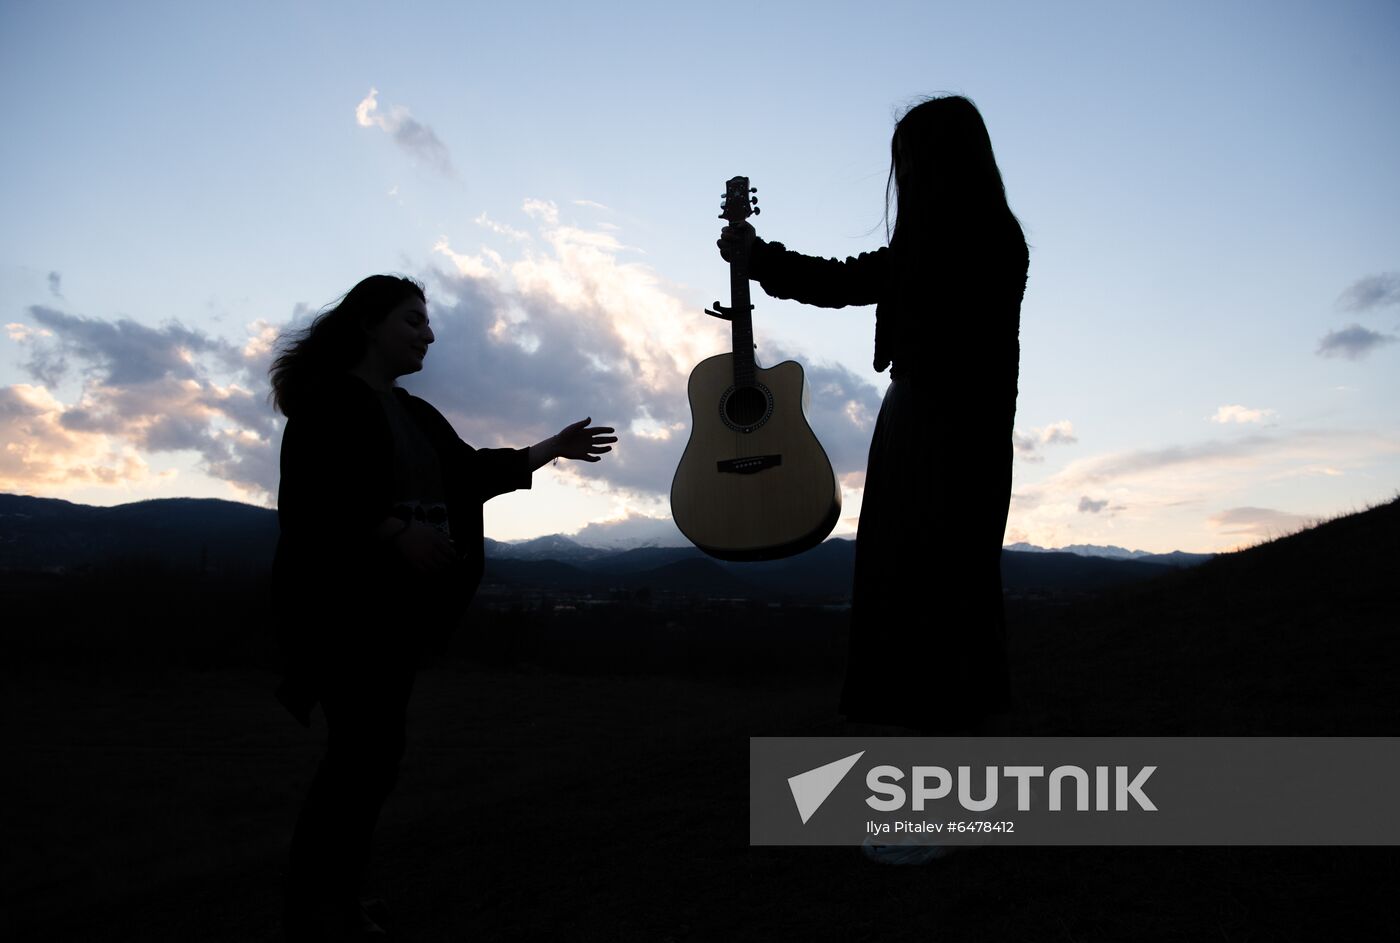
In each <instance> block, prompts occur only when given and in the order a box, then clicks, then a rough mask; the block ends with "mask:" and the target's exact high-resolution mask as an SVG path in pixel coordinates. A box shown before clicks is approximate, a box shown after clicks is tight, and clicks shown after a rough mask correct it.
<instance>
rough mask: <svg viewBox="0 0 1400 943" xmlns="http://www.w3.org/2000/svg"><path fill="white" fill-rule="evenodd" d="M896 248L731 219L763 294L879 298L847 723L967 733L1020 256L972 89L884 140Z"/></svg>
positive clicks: (1000, 642)
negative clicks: (814, 250)
mask: <svg viewBox="0 0 1400 943" xmlns="http://www.w3.org/2000/svg"><path fill="white" fill-rule="evenodd" d="M890 160H891V163H890V177H889V182H888V184H887V188H886V209H887V212H888V198H889V193H890V192H891V191H893V193H894V194H895V195H896V199H897V210H896V217H895V226H894V233H893V235H892V236H891V237H890V238H889V245H888V246H887V247H885V248H881V249H877V250H876V251H874V252H866V253H862V254H861V255H859V256H857V257H855V258H848V259H846V260H845V261H844V262H841V261H837V260H835V259H820V258H813V257H809V256H805V255H799V254H798V253H796V252H791V251H789V250H787V249H786V248H785V247H784V246H783V245H782V244H781V243H777V242H771V243H770V242H764V241H763V240H762V239H758V238H756V237H755V235H754V232H753V229H752V227H750V226H749V225H748V224H747V223H743V224H738V225H731V226H726V227H725V229H724V231H723V233H722V235H721V238H720V241H719V246H720V251H721V254H723V255H724V256H725V257H726V259H727V258H729V257H730V256H732V255H733V253H735V252H742V251H744V250H745V248H747V250H748V252H749V253H750V257H749V273H750V277H752V278H754V279H756V280H757V281H758V282H759V283H760V284H761V285H762V286H763V290H764V291H766V292H767V293H768V294H770V295H772V296H774V297H777V298H794V299H796V300H798V301H801V302H804V303H807V304H814V305H820V306H822V307H827V308H840V307H844V306H845V305H866V304H878V305H879V307H878V308H877V309H876V315H875V369H876V370H877V371H883V370H884V369H885V368H886V367H887V366H888V367H890V381H891V382H890V385H889V389H888V390H887V392H886V393H885V398H884V402H883V403H882V404H881V406H880V415H879V418H878V419H877V421H876V423H875V432H874V436H873V439H872V441H871V445H870V459H869V463H868V464H867V466H866V473H865V494H864V498H863V501H862V504H861V513H860V527H859V532H858V535H857V539H856V561H855V584H854V588H853V596H852V605H851V641H850V655H849V660H848V665H847V671H846V683H845V688H844V690H843V692H842V696H841V711H842V713H844V714H845V715H846V717H847V719H848V720H849V721H858V722H864V723H872V724H894V725H899V726H904V727H913V728H917V729H919V730H920V731H923V732H925V733H928V734H939V735H944V734H959V733H970V732H974V731H975V730H976V729H977V727H978V725H979V724H980V723H981V721H982V720H983V719H984V718H985V717H986V715H987V714H989V713H991V712H993V711H995V710H997V709H999V708H1001V707H1002V706H1004V704H1005V702H1006V699H1007V670H1006V652H1005V633H1006V629H1005V620H1004V616H1003V611H1002V599H1001V572H1000V558H1001V544H1002V537H1003V533H1004V531H1005V530H1006V516H1007V508H1008V504H1009V500H1010V494H1011V455H1012V451H1011V448H1012V447H1011V428H1012V422H1013V419H1014V417H1015V414H1016V378H1017V370H1018V363H1019V359H1020V342H1019V327H1020V310H1021V297H1022V294H1023V292H1024V290H1025V285H1026V271H1027V268H1028V254H1027V250H1026V242H1025V237H1024V236H1023V235H1022V232H1021V227H1020V224H1019V223H1018V222H1017V221H1016V217H1015V216H1013V215H1012V213H1011V210H1010V208H1009V207H1008V205H1007V202H1006V192H1005V190H1004V189H1003V187H1002V181H1001V173H1000V171H999V170H998V169H997V164H996V158H995V157H994V156H993V154H992V144H991V140H990V139H989V138H988V136H987V128H986V125H984V124H983V122H982V116H981V115H980V114H979V113H978V111H977V109H976V107H974V106H973V104H972V102H970V101H968V100H967V99H966V98H962V97H959V96H949V97H943V98H934V99H931V100H929V101H925V102H923V103H922V104H919V105H917V106H915V107H914V108H911V109H910V110H909V111H908V112H907V113H906V114H905V115H904V117H903V118H901V119H900V121H899V122H898V124H897V125H896V126H895V130H894V137H893V139H892V140H891V142H890Z"/></svg>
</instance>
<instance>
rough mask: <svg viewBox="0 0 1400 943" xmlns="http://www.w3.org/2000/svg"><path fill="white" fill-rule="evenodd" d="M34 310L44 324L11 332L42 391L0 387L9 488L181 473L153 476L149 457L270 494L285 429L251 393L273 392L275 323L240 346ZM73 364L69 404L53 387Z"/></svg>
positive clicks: (175, 329) (258, 496)
mask: <svg viewBox="0 0 1400 943" xmlns="http://www.w3.org/2000/svg"><path fill="white" fill-rule="evenodd" d="M28 315H29V317H30V318H31V319H32V320H33V321H34V322H36V323H37V324H39V325H42V327H41V328H37V329H36V328H34V327H32V326H30V325H24V324H20V325H12V326H11V331H10V335H11V338H12V339H15V340H18V341H19V342H21V343H22V345H23V346H25V347H26V348H27V349H28V352H29V360H28V362H27V363H25V364H24V365H23V366H24V369H25V370H26V372H28V373H29V375H30V376H31V377H32V378H34V379H35V380H36V381H38V383H39V384H40V385H37V386H35V385H29V384H16V385H13V386H10V387H8V388H5V389H4V390H2V391H0V392H3V394H4V396H5V404H6V407H5V422H6V423H7V426H8V427H7V430H6V433H7V440H8V441H10V442H11V446H10V447H8V448H7V452H6V465H5V468H4V476H5V481H6V485H7V486H8V487H9V488H10V489H11V490H19V491H24V492H26V493H53V492H55V491H57V492H62V491H63V490H64V489H65V488H66V487H71V486H75V485H92V484H99V485H111V486H113V487H120V488H129V487H130V486H132V485H134V484H140V483H142V482H146V481H149V480H151V479H152V478H160V477H162V476H165V475H173V474H174V472H173V471H167V472H152V471H151V470H150V467H149V465H148V459H149V458H150V457H151V456H154V455H159V454H161V453H173V452H192V453H195V454H197V455H198V456H200V458H201V460H202V463H203V466H204V469H205V471H206V472H207V473H208V474H210V475H211V476H212V477H214V478H216V479H223V480H225V481H227V482H228V483H229V484H230V485H232V486H233V487H234V488H235V489H236V490H238V491H239V492H240V493H242V494H245V495H247V496H248V498H249V499H251V500H265V499H266V498H267V497H268V496H269V495H270V494H272V493H275V490H276V484H277V468H276V462H275V460H273V459H274V456H273V447H274V439H275V437H276V434H277V430H278V423H277V421H276V418H275V416H274V414H273V412H272V410H271V408H270V406H269V405H268V404H267V402H266V399H265V397H264V396H260V395H258V394H256V393H255V392H254V389H255V388H256V389H262V390H264V391H265V389H266V387H265V381H264V382H263V385H259V382H258V380H259V378H260V377H262V376H265V374H266V368H267V364H268V363H269V361H270V357H271V355H272V340H273V339H274V338H275V336H276V329H275V327H273V325H271V324H269V323H268V322H266V321H258V322H255V323H254V324H253V325H250V328H249V329H250V333H251V335H252V336H251V337H250V338H249V339H248V341H247V342H246V343H245V344H244V345H243V346H242V347H239V346H238V345H235V344H232V343H230V342H228V341H225V340H223V339H221V338H217V337H211V336H209V335H207V334H205V333H203V332H202V331H196V330H191V329H189V328H186V327H184V326H183V325H181V324H179V323H176V322H171V323H168V324H165V325H163V326H160V327H150V326H147V325H143V324H140V323H138V322H136V321H134V320H132V319H129V318H120V319H117V320H115V321H106V320H102V319H100V318H91V317H82V316H77V315H73V314H69V313H67V312H64V311H59V310H55V309H53V308H48V307H44V306H39V305H36V306H32V307H30V308H29V310H28ZM70 364H72V365H74V366H76V367H79V368H80V375H81V377H82V388H81V393H80V394H79V395H78V398H77V400H76V401H75V402H68V403H65V402H62V401H60V400H59V399H57V398H56V397H55V396H54V394H53V393H52V392H50V390H49V388H48V387H50V386H52V385H54V384H55V383H56V382H57V381H59V380H61V379H62V378H63V377H65V376H66V375H67V374H68V373H69V372H70V370H69V365H70ZM219 376H229V377H232V378H233V379H231V380H229V381H224V382H221V381H220V380H219V379H218V377H219Z"/></svg>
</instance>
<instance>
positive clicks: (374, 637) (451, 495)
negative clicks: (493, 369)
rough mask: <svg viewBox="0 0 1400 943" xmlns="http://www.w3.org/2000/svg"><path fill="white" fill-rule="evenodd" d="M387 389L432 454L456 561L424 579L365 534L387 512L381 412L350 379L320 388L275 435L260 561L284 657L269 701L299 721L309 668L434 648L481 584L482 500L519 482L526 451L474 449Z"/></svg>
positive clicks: (313, 684) (310, 689) (387, 463)
mask: <svg viewBox="0 0 1400 943" xmlns="http://www.w3.org/2000/svg"><path fill="white" fill-rule="evenodd" d="M394 394H395V395H396V396H397V397H398V398H399V401H400V402H401V403H403V405H404V406H405V408H406V409H407V411H408V413H409V414H410V415H411V416H412V417H413V418H414V420H416V421H417V422H418V424H419V426H420V428H421V429H422V430H423V432H424V433H425V434H426V435H427V436H428V439H429V440H430V441H431V442H432V443H433V447H434V449H435V451H436V452H437V454H438V460H439V461H440V462H441V468H442V480H443V484H444V486H445V488H446V501H447V509H448V520H449V524H450V527H451V531H452V541H453V545H454V546H455V548H456V550H457V555H458V560H457V563H456V565H455V566H454V567H452V568H451V570H450V571H449V572H448V573H445V574H441V575H432V576H428V575H424V574H421V573H418V572H417V571H415V570H413V569H412V568H411V567H410V566H409V565H408V564H407V563H406V562H405V561H404V560H403V559H402V557H401V556H400V555H399V554H398V552H397V550H396V549H395V547H394V545H393V542H392V541H390V540H385V539H382V538H379V537H377V536H376V535H375V530H376V528H377V527H378V525H379V524H380V523H381V522H383V520H384V518H386V517H388V516H389V515H390V511H391V508H392V498H393V494H392V490H393V484H394V465H393V463H394V446H393V441H394V440H393V435H392V432H391V430H390V426H389V422H388V419H387V418H386V417H385V415H384V410H383V407H382V406H381V405H380V402H379V397H378V394H377V393H376V392H375V391H374V390H373V389H372V388H371V387H370V386H369V385H368V384H367V383H365V382H364V381H363V380H361V379H359V378H358V377H356V376H353V375H351V374H348V373H347V374H342V375H340V376H337V377H334V378H331V379H328V380H327V381H325V382H324V383H322V384H320V385H319V386H318V388H317V389H316V390H315V392H314V394H313V395H310V396H308V397H306V398H305V401H304V402H301V403H300V404H299V406H298V408H297V410H296V412H295V415H293V416H292V417H290V418H288V420H287V425H286V429H285V430H284V432H283V437H282V457H281V471H282V478H281V484H280V486H279V488H278V493H277V520H278V524H279V526H280V528H281V535H280V537H279V539H278V541H277V555H276V558H275V559H274V561H273V567H272V587H273V599H274V604H275V606H276V610H277V617H278V631H277V635H278V642H279V645H280V647H281V649H282V652H283V656H284V659H285V670H284V676H285V678H284V681H283V683H282V684H281V686H279V688H278V689H277V697H278V699H279V700H280V701H282V703H283V704H284V705H285V706H286V707H287V709H288V710H290V711H291V712H292V713H293V715H294V716H296V717H297V719H298V720H299V721H301V722H302V723H303V724H309V714H310V710H311V708H312V706H313V705H314V704H315V703H316V701H317V700H318V699H319V697H318V695H317V678H318V675H320V674H321V673H323V672H325V671H332V670H336V667H337V666H338V665H341V664H344V663H347V662H355V663H359V664H364V663H366V662H373V661H375V660H376V659H384V658H411V657H415V656H416V653H417V652H419V651H421V650H422V649H423V648H425V647H440V645H441V644H442V643H443V642H444V641H445V639H446V636H447V634H448V633H450V631H451V630H452V628H453V627H454V625H455V624H456V622H457V621H459V620H460V618H461V616H462V613H463V612H464V611H465V610H466V607H467V605H468V603H470V602H471V598H472V596H473V594H475V592H476V588H477V586H478V584H479V583H480V582H481V575H482V570H483V568H484V565H485V557H484V551H483V533H482V513H481V506H482V503H483V502H485V501H486V500H487V499H489V498H492V497H494V496H496V495H498V494H504V493H506V492H508V491H514V490H516V489H519V488H529V487H530V480H531V469H530V465H529V450H528V449H474V448H472V447H471V446H470V445H467V444H466V443H465V442H463V441H462V440H461V439H460V438H459V437H458V436H457V433H456V432H455V431H454V430H453V428H452V426H451V424H450V423H448V421H447V420H446V419H445V418H444V417H443V416H442V414H441V413H439V412H438V411H437V410H436V409H434V408H433V407H432V406H431V405H429V404H428V403H427V402H425V401H424V400H421V399H419V398H418V397H416V396H412V395H411V394H409V393H408V392H407V391H406V390H403V389H398V388H395V390H394Z"/></svg>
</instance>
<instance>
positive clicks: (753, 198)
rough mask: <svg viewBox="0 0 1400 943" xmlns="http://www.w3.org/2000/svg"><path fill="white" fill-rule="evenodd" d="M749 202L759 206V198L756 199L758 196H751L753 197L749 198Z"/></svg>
mask: <svg viewBox="0 0 1400 943" xmlns="http://www.w3.org/2000/svg"><path fill="white" fill-rule="evenodd" d="M749 202H750V203H752V204H753V205H755V206H757V205H758V197H756V196H751V197H749Z"/></svg>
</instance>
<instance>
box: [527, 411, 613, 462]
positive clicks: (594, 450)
mask: <svg viewBox="0 0 1400 943" xmlns="http://www.w3.org/2000/svg"><path fill="white" fill-rule="evenodd" d="M592 421H594V417H591V416H589V417H588V418H582V420H578V421H577V423H573V424H570V425H566V427H564V428H563V430H561V431H560V434H559V435H556V437H553V439H547V441H549V442H550V444H552V445H550V448H549V458H560V459H574V460H577V462H598V460H599V456H601V455H602V453H603V452H612V445H609V442H616V441H617V437H616V435H612V432H615V430H613V428H612V427H610V425H594V427H589V425H588V424H589V423H592ZM540 445H545V444H543V442H542V444H540Z"/></svg>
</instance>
